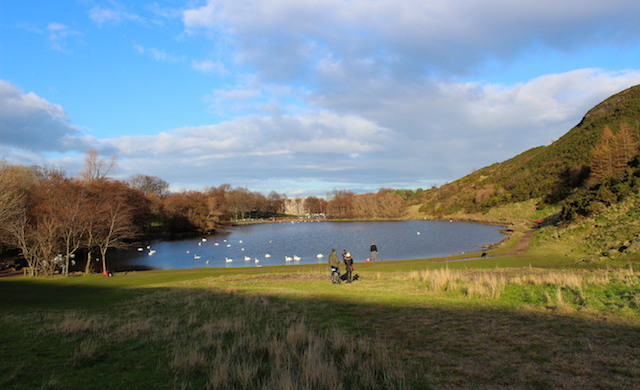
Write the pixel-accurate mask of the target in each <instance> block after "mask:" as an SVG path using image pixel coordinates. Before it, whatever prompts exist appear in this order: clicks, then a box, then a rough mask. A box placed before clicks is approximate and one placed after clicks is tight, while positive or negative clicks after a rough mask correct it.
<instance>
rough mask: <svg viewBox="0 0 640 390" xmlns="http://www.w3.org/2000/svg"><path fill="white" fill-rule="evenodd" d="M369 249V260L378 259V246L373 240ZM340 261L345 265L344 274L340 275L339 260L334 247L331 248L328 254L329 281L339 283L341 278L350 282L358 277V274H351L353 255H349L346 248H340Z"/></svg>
mask: <svg viewBox="0 0 640 390" xmlns="http://www.w3.org/2000/svg"><path fill="white" fill-rule="evenodd" d="M369 250H370V252H371V261H376V260H377V259H378V247H377V246H376V243H375V242H373V243H371V247H370V248H369ZM367 260H368V259H367ZM342 262H343V263H344V267H345V274H344V276H341V275H340V260H339V259H338V254H337V253H336V250H335V249H331V254H330V255H329V267H330V268H331V281H332V282H333V283H340V281H341V280H345V281H346V282H347V283H351V282H352V281H353V280H356V279H357V277H358V275H356V276H355V277H354V276H353V257H351V253H350V252H347V250H346V249H344V250H342Z"/></svg>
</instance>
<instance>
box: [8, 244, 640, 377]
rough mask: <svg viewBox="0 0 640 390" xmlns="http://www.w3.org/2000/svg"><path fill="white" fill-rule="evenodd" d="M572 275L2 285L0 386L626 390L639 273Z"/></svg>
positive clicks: (556, 270)
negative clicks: (344, 281) (345, 281)
mask: <svg viewBox="0 0 640 390" xmlns="http://www.w3.org/2000/svg"><path fill="white" fill-rule="evenodd" d="M570 265H571V263H570V262H568V261H567V260H562V261H558V260H555V261H554V260H553V259H552V258H548V257H544V258H541V257H534V256H527V255H522V256H502V257H496V258H488V259H483V260H471V261H460V262H449V263H437V262H434V261H433V260H412V261H402V262H380V263H375V264H373V263H370V264H357V270H356V273H358V274H359V275H360V276H361V279H360V280H358V281H356V282H354V283H352V284H340V285H333V284H331V283H330V282H329V280H328V272H327V269H326V267H324V266H317V265H313V266H290V267H272V268H271V267H265V268H252V269H199V270H176V271H145V272H130V273H118V274H116V275H115V277H113V278H103V277H99V276H89V277H71V278H66V279H25V278H13V279H11V278H5V279H3V280H0V302H1V305H0V314H1V318H2V319H1V320H0V388H3V389H5V388H6V389H26V388H34V389H106V388H109V389H133V388H135V389H191V388H194V389H201V388H211V389H214V388H234V389H235V388H238V389H242V388H247V389H262V388H271V389H287V388H289V389H304V388H308V389H339V388H343V389H370V388H373V389H375V388H379V389H387V388H389V389H393V388H398V389H402V388H406V389H414V388H415V389H429V388H433V389H440V388H460V389H469V388H478V389H501V388H502V389H514V388H516V389H517V388H522V389H574V388H583V389H591V388H594V389H595V388H601V389H604V388H606V389H630V388H640V309H639V307H640V273H638V272H636V271H635V270H634V269H633V267H629V266H628V265H626V266H624V267H621V268H610V269H607V268H587V269H585V268H584V267H575V266H571V267H570Z"/></svg>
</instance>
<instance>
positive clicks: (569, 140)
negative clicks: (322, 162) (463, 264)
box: [420, 86, 640, 217]
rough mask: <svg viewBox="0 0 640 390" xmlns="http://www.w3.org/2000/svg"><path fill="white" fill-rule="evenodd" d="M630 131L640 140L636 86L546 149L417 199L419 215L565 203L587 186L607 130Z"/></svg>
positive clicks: (639, 97)
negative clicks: (533, 201)
mask: <svg viewBox="0 0 640 390" xmlns="http://www.w3.org/2000/svg"><path fill="white" fill-rule="evenodd" d="M621 125H622V126H628V127H630V128H631V130H632V132H633V134H634V135H635V137H636V138H639V137H640V128H639V127H640V86H635V87H632V88H629V89H627V90H625V91H622V92H620V93H618V94H616V95H614V96H612V97H610V98H608V99H606V100H605V101H603V102H602V103H600V104H598V105H597V106H595V107H594V108H592V109H591V110H589V112H587V114H586V115H585V116H584V118H583V119H582V121H580V123H579V124H578V125H576V126H575V127H574V128H573V129H571V130H570V131H569V132H568V133H566V134H565V135H564V136H562V137H561V138H559V139H558V140H557V141H555V142H553V143H552V144H551V145H548V146H540V147H537V148H533V149H530V150H528V151H526V152H524V153H522V154H520V155H518V156H515V157H513V158H511V159H509V160H507V161H504V162H501V163H496V164H493V165H491V166H488V167H485V168H482V169H479V170H477V171H475V172H473V173H471V174H470V175H468V176H465V177H463V178H461V179H459V180H456V181H454V182H452V183H449V184H446V185H443V186H442V187H439V188H436V189H432V190H429V191H425V192H423V193H422V194H421V196H422V199H421V203H422V207H421V208H420V211H421V212H422V213H424V214H427V215H429V216H435V217H437V216H445V215H451V214H454V213H457V212H466V213H476V212H486V211H488V210H489V209H490V208H493V207H496V206H501V205H505V204H511V203H516V202H523V201H528V200H530V199H539V200H540V201H542V202H543V203H544V205H543V206H546V205H553V204H558V203H559V202H562V201H563V200H564V199H566V198H567V197H568V196H569V195H570V194H571V193H572V192H573V190H574V189H576V188H580V187H584V186H585V184H586V183H588V179H589V177H590V174H591V168H592V163H593V151H594V148H595V147H596V145H597V144H598V142H599V141H600V140H601V137H602V133H603V131H604V130H605V128H606V127H609V128H610V129H611V130H612V131H613V132H614V133H617V132H618V131H619V128H620V126H621Z"/></svg>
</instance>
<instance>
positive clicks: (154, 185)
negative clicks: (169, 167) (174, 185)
mask: <svg viewBox="0 0 640 390" xmlns="http://www.w3.org/2000/svg"><path fill="white" fill-rule="evenodd" d="M128 184H129V186H130V187H131V188H135V189H137V190H140V191H142V192H143V193H145V194H146V195H150V194H153V195H155V196H157V197H158V198H162V197H164V196H166V195H167V194H168V193H169V183H167V182H166V181H164V180H162V179H161V178H159V177H156V176H148V175H139V174H136V175H133V176H131V178H130V179H129V180H128Z"/></svg>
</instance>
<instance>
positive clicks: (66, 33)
mask: <svg viewBox="0 0 640 390" xmlns="http://www.w3.org/2000/svg"><path fill="white" fill-rule="evenodd" d="M47 33H48V38H49V45H50V46H51V48H52V49H53V50H56V51H59V52H62V53H69V52H70V50H69V49H68V47H67V41H68V40H69V38H71V37H79V36H81V34H80V32H78V31H75V30H72V29H71V28H69V26H67V25H64V24H62V23H56V22H52V23H49V24H48V25H47Z"/></svg>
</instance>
